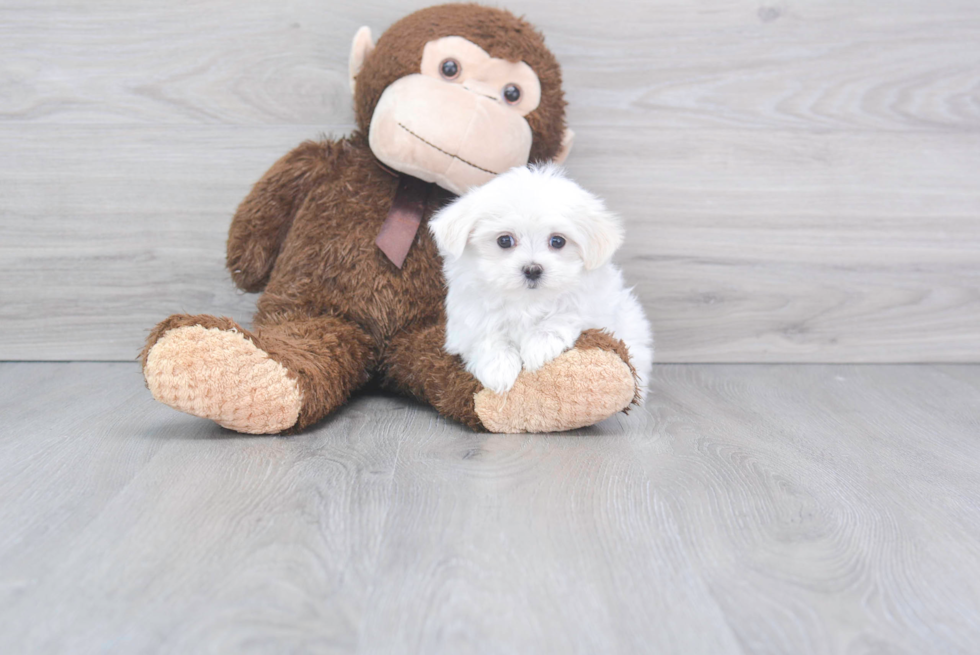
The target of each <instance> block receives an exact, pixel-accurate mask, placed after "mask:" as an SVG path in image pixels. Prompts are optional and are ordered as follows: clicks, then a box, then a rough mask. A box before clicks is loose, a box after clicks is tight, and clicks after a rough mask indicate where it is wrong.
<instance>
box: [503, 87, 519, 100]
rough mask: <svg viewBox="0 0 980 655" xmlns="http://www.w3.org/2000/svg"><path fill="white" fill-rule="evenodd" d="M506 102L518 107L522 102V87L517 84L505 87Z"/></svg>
mask: <svg viewBox="0 0 980 655" xmlns="http://www.w3.org/2000/svg"><path fill="white" fill-rule="evenodd" d="M504 100H506V101H507V102H509V103H510V104H512V105H516V104H517V103H518V102H520V100H521V87H519V86H517V85H516V84H508V85H507V86H505V87H504Z"/></svg>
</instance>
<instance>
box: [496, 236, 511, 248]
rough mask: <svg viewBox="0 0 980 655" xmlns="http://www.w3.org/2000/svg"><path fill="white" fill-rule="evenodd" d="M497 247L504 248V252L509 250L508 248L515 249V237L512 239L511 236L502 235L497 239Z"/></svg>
mask: <svg viewBox="0 0 980 655" xmlns="http://www.w3.org/2000/svg"><path fill="white" fill-rule="evenodd" d="M497 245H498V246H500V247H501V248H503V249H504V250H507V248H513V247H514V237H512V236H511V235H509V234H502V235H500V236H499V237H497Z"/></svg>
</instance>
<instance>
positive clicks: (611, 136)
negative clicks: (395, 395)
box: [0, 0, 980, 362]
mask: <svg viewBox="0 0 980 655" xmlns="http://www.w3.org/2000/svg"><path fill="white" fill-rule="evenodd" d="M423 4H425V3H423V2H409V3H390V2H385V3H369V4H367V5H365V4H363V3H332V4H331V5H330V6H329V7H326V6H324V5H323V4H322V3H319V2H314V1H313V0H296V1H295V2H290V3H288V4H286V5H282V4H278V5H277V4H275V3H273V4H270V3H267V2H261V1H259V0H244V1H238V0H236V1H234V2H233V1H231V0H206V1H205V2H191V1H190V0H178V1H177V2H172V3H166V4H163V5H160V4H157V5H152V4H147V5H145V6H136V5H133V4H132V3H128V2H123V1H122V0H98V1H96V2H84V3H83V2H74V1H72V2H55V1H54V0H44V1H41V2H24V1H22V0H0V281H2V283H0V359H7V360H10V359H15V360H73V359H99V360H125V359H130V358H132V357H134V356H135V353H136V352H137V350H138V349H139V346H140V343H141V341H142V339H143V337H144V336H145V334H146V333H147V331H148V330H149V329H150V327H152V325H154V324H155V323H156V322H157V321H159V320H161V319H162V318H164V317H165V316H167V315H169V314H171V313H174V312H180V311H189V312H208V313H214V314H222V315H230V316H232V317H234V318H236V319H239V320H247V319H248V317H249V315H250V314H251V312H252V308H253V306H254V298H252V297H250V296H245V295H242V294H239V293H237V292H236V291H235V290H234V288H233V287H232V285H231V283H230V281H229V279H228V275H227V273H226V272H225V271H224V269H223V257H224V253H223V250H224V242H225V238H226V230H227V226H228V223H229V221H230V217H231V214H232V212H233V211H234V208H235V206H236V205H237V203H238V202H239V201H240V200H241V199H242V198H243V197H244V195H245V194H246V193H247V191H248V189H249V187H250V185H251V184H252V183H253V182H254V181H255V180H256V179H257V178H258V177H259V175H261V173H262V172H264V170H265V169H266V168H267V167H268V166H269V165H271V164H272V162H273V161H275V160H276V159H277V158H278V157H279V156H280V155H282V154H283V153H284V152H286V151H287V150H288V149H289V148H291V147H293V146H294V145H296V144H297V143H298V142H300V141H301V140H303V139H306V138H312V137H316V136H317V135H318V134H321V133H330V134H334V135H339V134H343V133H345V132H347V131H348V130H349V129H350V128H351V122H352V114H351V110H350V101H349V92H348V90H347V82H346V79H345V75H344V71H345V70H346V56H347V52H348V45H349V39H350V38H351V35H352V34H353V33H354V31H355V30H356V29H357V27H358V26H360V25H362V24H367V25H370V26H372V27H373V28H374V29H375V33H376V34H377V33H380V32H381V31H382V30H383V29H384V28H385V27H386V26H387V25H388V24H390V23H391V22H393V21H394V20H396V19H397V18H399V17H400V16H401V15H403V14H405V13H407V12H408V11H410V10H411V9H412V8H414V7H417V6H422V5H423ZM508 6H509V7H510V8H512V9H513V10H515V11H516V12H517V13H523V14H525V15H526V16H527V17H528V18H529V19H530V20H532V21H533V22H535V23H536V24H537V25H539V26H540V27H541V28H542V29H543V30H544V31H545V33H546V35H547V38H548V43H549V44H550V45H551V47H552V48H553V49H554V50H555V52H556V54H557V55H558V58H559V60H560V61H561V63H562V65H563V68H564V72H565V80H566V88H567V89H568V99H569V102H570V105H569V119H570V122H571V124H572V126H573V127H574V128H575V129H576V130H577V133H578V137H577V141H576V147H575V151H574V153H573V156H572V158H571V160H570V163H569V168H570V170H571V172H572V174H573V175H574V176H575V177H576V178H577V179H579V180H580V181H581V182H583V183H584V184H585V185H586V186H588V187H589V188H590V189H592V190H594V191H596V192H597V193H600V194H602V195H604V196H605V197H606V198H607V199H608V202H609V204H610V205H611V206H612V207H613V208H614V209H616V210H617V211H619V212H621V213H622V214H623V215H624V216H625V218H626V219H627V222H628V224H629V230H630V239H629V242H628V245H627V246H626V247H625V248H624V250H623V251H622V252H621V253H620V256H619V259H620V261H621V262H622V263H623V264H624V267H625V268H626V271H627V275H628V277H629V278H630V281H631V282H632V283H635V284H636V285H637V290H638V293H639V294H640V297H641V300H642V301H643V302H644V305H645V306H646V308H647V311H648V313H649V314H650V315H651V318H652V319H653V323H654V327H655V330H656V332H657V345H658V352H657V356H658V359H660V361H665V362H712V361H722V362H724V361H728V362H754V361H755V362H767V361H768V362H775V361H803V362H820V361H851V362H920V361H934V362H965V361H970V362H978V361H980V332H978V331H977V330H976V326H977V325H978V324H980V299H978V296H980V291H978V289H980V286H978V278H980V141H978V139H980V129H978V128H980V90H978V89H980V6H978V5H976V3H972V2H962V1H960V0H941V1H939V2H930V3H926V2H911V1H910V2H901V3H897V4H895V3H892V4H891V5H889V6H885V5H882V4H881V3H873V2H870V1H868V0H861V1H859V2H844V1H843V0H840V1H832V2H814V1H800V2H781V3H774V4H759V3H758V2H755V1H752V2H749V1H747V0H721V1H714V0H712V1H711V2H708V1H704V2H695V3H691V2H681V0H657V2H636V1H627V0H617V2H613V3H606V4H604V5H602V6H599V5H594V4H593V5H589V4H588V3H585V4H573V5H570V6H569V5H567V3H566V4H564V5H561V6H558V5H556V4H555V3H554V2H553V1H551V0H540V1H535V2H514V3H508Z"/></svg>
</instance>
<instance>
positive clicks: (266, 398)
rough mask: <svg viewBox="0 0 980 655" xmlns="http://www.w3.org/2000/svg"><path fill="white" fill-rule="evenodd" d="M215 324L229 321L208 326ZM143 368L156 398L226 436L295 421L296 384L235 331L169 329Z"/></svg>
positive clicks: (287, 425) (267, 431)
mask: <svg viewBox="0 0 980 655" xmlns="http://www.w3.org/2000/svg"><path fill="white" fill-rule="evenodd" d="M174 318H177V317H174ZM187 318H191V317H187ZM202 318H204V317H202ZM207 318H211V317H207ZM218 321H228V319H211V321H207V322H218ZM181 322H185V321H181ZM228 322H229V323H231V321H228ZM165 324H166V322H165V323H164V324H161V326H160V327H161V328H162V327H164V325H165ZM154 336H156V335H154ZM151 340H152V337H151ZM143 362H144V363H143V376H144V377H145V378H146V386H147V387H149V389H150V392H151V393H152V394H153V397H154V398H156V399H157V400H159V401H160V402H162V403H164V404H165V405H169V406H170V407H173V408H174V409H178V410H180V411H182V412H187V413H188V414H193V415H194V416H199V417H201V418H207V419H211V420H212V421H214V422H216V423H218V424H219V425H221V426H223V427H226V428H228V429H229V430H235V431H236V432H245V433H248V434H274V433H277V432H282V431H283V430H286V429H287V428H290V427H292V426H294V425H295V424H296V421H297V420H298V418H299V411H300V406H301V405H302V399H303V398H302V393H301V392H300V389H299V385H298V384H297V382H296V380H295V379H292V378H290V377H289V374H288V371H287V370H286V369H285V367H283V365H282V364H280V363H279V362H277V361H275V360H273V359H271V358H270V357H269V355H268V354H266V352H265V351H263V350H262V349H260V348H259V347H258V346H256V345H255V344H254V343H252V341H251V340H250V339H248V338H246V336H245V334H243V333H242V332H240V331H238V330H237V329H235V328H232V329H222V328H219V327H212V328H207V327H204V326H203V325H182V326H180V327H174V328H173V329H167V330H166V331H165V332H163V333H162V334H161V335H160V336H159V338H157V339H156V342H155V343H153V344H152V345H151V346H149V348H148V351H146V352H145V353H144V358H143Z"/></svg>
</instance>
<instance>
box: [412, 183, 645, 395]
mask: <svg viewBox="0 0 980 655" xmlns="http://www.w3.org/2000/svg"><path fill="white" fill-rule="evenodd" d="M429 229H430V230H431V231H432V234H433V236H434V237H435V241H436V244H437V245H438V247H439V251H440V253H441V254H442V257H443V262H444V263H443V270H444V272H445V276H446V282H447V284H448V286H449V291H448V295H447V296H446V319H447V322H446V351H447V352H449V353H452V354H458V355H460V356H462V358H463V361H464V362H465V363H466V369H467V370H468V371H469V372H470V373H472V374H473V375H474V376H475V377H476V378H477V379H478V380H480V382H482V383H483V386H484V387H486V388H488V389H492V390H494V391H496V392H498V393H503V392H505V391H509V390H510V388H511V387H512V386H513V385H514V380H516V379H517V376H518V374H520V372H521V369H522V368H523V369H524V370H526V371H534V370H537V369H539V368H541V367H542V366H543V365H544V364H546V363H547V362H549V361H551V360H552V359H554V358H555V357H557V356H558V355H560V354H561V353H562V352H563V351H565V350H567V349H569V348H571V347H572V346H573V345H574V344H575V341H576V339H578V336H579V334H581V332H582V331H583V330H586V329H589V328H602V329H605V330H607V331H609V332H611V333H612V334H613V335H615V336H616V337H617V338H619V339H622V340H623V342H624V343H626V346H627V347H628V348H629V353H630V360H631V363H632V364H633V366H634V367H635V368H636V371H637V373H638V376H639V378H640V394H641V397H642V396H643V395H644V394H645V392H646V383H647V381H648V379H649V375H650V367H651V365H652V361H653V336H652V334H651V331H650V323H649V322H648V321H647V319H646V316H644V314H643V309H642V308H641V307H640V303H639V302H638V301H637V299H636V297H635V296H634V295H633V293H632V291H631V289H627V288H625V286H624V284H623V274H622V272H621V271H620V270H619V268H617V267H616V266H614V265H612V264H611V263H609V260H610V258H611V257H612V255H613V252H615V251H616V249H617V248H618V247H619V246H620V244H621V243H622V242H623V228H622V226H621V225H620V221H619V219H618V218H617V217H616V216H615V215H614V214H612V213H610V212H609V211H607V210H606V208H605V205H604V204H603V203H602V201H601V200H600V199H599V198H597V197H596V196H594V195H592V194H591V193H589V192H588V191H586V190H585V189H583V188H582V187H580V186H578V185H577V184H575V183H574V182H572V181H571V180H569V179H568V178H567V177H565V176H564V175H563V173H562V171H561V169H560V168H558V167H556V166H552V165H547V166H541V167H532V168H526V167H521V168H514V169H512V170H510V171H508V172H507V173H504V174H503V175H500V176H499V177H497V178H495V179H494V180H492V181H491V182H488V183H487V184H484V185H483V186H480V187H477V188H475V189H473V190H472V191H470V192H468V193H466V194H465V195H464V196H462V197H461V198H459V199H458V200H457V201H456V202H454V203H452V204H451V205H448V206H447V207H445V208H444V209H442V210H441V211H440V212H439V213H438V214H437V215H436V216H434V217H433V218H432V221H431V222H430V224H429Z"/></svg>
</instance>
